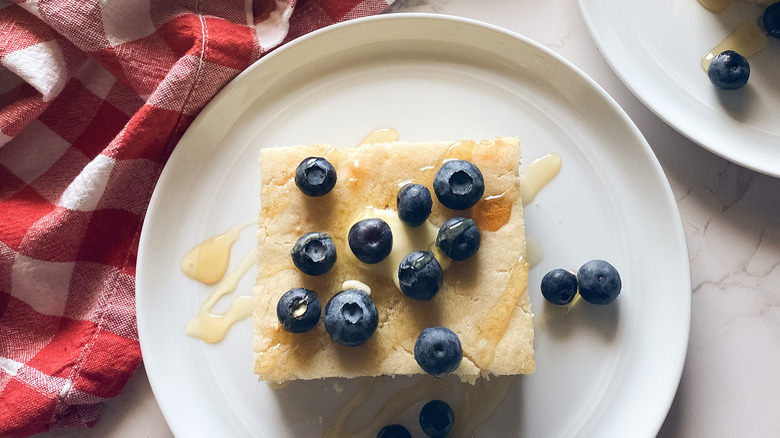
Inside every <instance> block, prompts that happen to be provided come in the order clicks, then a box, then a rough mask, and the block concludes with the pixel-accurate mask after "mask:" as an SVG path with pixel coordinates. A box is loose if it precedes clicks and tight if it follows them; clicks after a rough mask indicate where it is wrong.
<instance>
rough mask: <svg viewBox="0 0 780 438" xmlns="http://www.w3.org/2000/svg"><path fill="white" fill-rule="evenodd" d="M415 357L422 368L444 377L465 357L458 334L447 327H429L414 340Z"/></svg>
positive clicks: (456, 367)
mask: <svg viewBox="0 0 780 438" xmlns="http://www.w3.org/2000/svg"><path fill="white" fill-rule="evenodd" d="M414 359H415V360H416V361H417V364H418V365H420V368H422V369H423V371H425V372H426V373H428V374H430V375H432V376H434V377H442V376H444V375H447V374H449V373H451V372H453V371H455V370H456V369H458V366H459V365H460V361H461V359H463V348H462V347H461V345H460V339H459V338H458V335H457V334H455V332H453V331H452V330H450V329H448V328H446V327H439V326H435V327H428V328H426V329H424V330H423V331H422V332H420V335H419V336H417V340H416V341H415V342H414Z"/></svg>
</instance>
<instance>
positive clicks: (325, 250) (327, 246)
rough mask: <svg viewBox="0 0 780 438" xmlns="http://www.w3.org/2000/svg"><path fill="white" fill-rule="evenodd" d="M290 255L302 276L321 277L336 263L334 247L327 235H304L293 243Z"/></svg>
mask: <svg viewBox="0 0 780 438" xmlns="http://www.w3.org/2000/svg"><path fill="white" fill-rule="evenodd" d="M290 255H291V256H292V260H293V264H295V267H296V268H298V269H299V270H300V271H301V272H303V273H304V274H306V275H312V276H317V275H322V274H324V273H326V272H328V271H329V270H330V268H332V267H333V264H334V263H336V245H335V244H334V243H333V239H331V238H330V235H329V234H328V233H317V232H311V233H306V234H304V235H303V236H301V237H299V238H298V240H297V241H296V242H295V245H293V248H292V250H291V251H290Z"/></svg>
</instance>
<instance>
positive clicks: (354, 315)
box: [323, 289, 379, 347]
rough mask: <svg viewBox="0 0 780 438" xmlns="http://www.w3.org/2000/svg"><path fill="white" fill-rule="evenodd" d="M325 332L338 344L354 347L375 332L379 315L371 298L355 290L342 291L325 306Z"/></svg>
mask: <svg viewBox="0 0 780 438" xmlns="http://www.w3.org/2000/svg"><path fill="white" fill-rule="evenodd" d="M323 322H324V323H325V330H327V331H328V334H329V335H330V338H331V339H333V340H334V341H336V342H338V343H339V344H342V345H346V346H348V347H355V346H357V345H360V344H362V343H364V342H366V341H367V340H368V339H369V338H370V337H371V335H373V334H374V332H375V331H376V327H377V325H378V324H379V314H378V313H377V311H376V306H375V305H374V301H373V300H371V297H370V296H369V295H368V294H367V293H365V292H363V291H361V290H357V289H347V290H343V291H341V292H339V293H337V294H336V295H333V297H332V298H331V299H330V301H328V304H326V305H325V316H324V318H323Z"/></svg>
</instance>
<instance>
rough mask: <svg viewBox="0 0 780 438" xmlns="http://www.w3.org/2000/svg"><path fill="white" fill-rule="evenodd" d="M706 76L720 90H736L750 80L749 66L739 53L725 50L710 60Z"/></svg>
mask: <svg viewBox="0 0 780 438" xmlns="http://www.w3.org/2000/svg"><path fill="white" fill-rule="evenodd" d="M707 76H708V77H709V78H710V81H711V82H712V83H713V84H714V85H715V86H716V87H718V88H720V89H722V90H736V89H738V88H742V87H743V86H744V85H745V84H747V81H748V78H750V64H749V63H748V60H747V59H746V58H745V57H744V56H742V55H740V54H739V53H737V52H735V51H733V50H725V51H723V52H721V53H719V54H718V55H716V56H715V57H714V58H712V61H710V66H709V67H708V68H707Z"/></svg>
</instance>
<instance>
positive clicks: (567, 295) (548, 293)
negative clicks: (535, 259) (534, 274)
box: [541, 268, 577, 306]
mask: <svg viewBox="0 0 780 438" xmlns="http://www.w3.org/2000/svg"><path fill="white" fill-rule="evenodd" d="M541 289H542V296H544V298H545V299H546V300H547V301H549V302H550V303H552V304H556V305H558V306H563V305H565V304H569V303H570V302H571V300H572V299H573V298H574V295H577V276H576V275H575V274H574V273H573V272H571V271H567V270H565V269H560V268H559V269H553V270H552V271H550V272H548V273H547V274H545V275H544V277H542V287H541Z"/></svg>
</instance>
